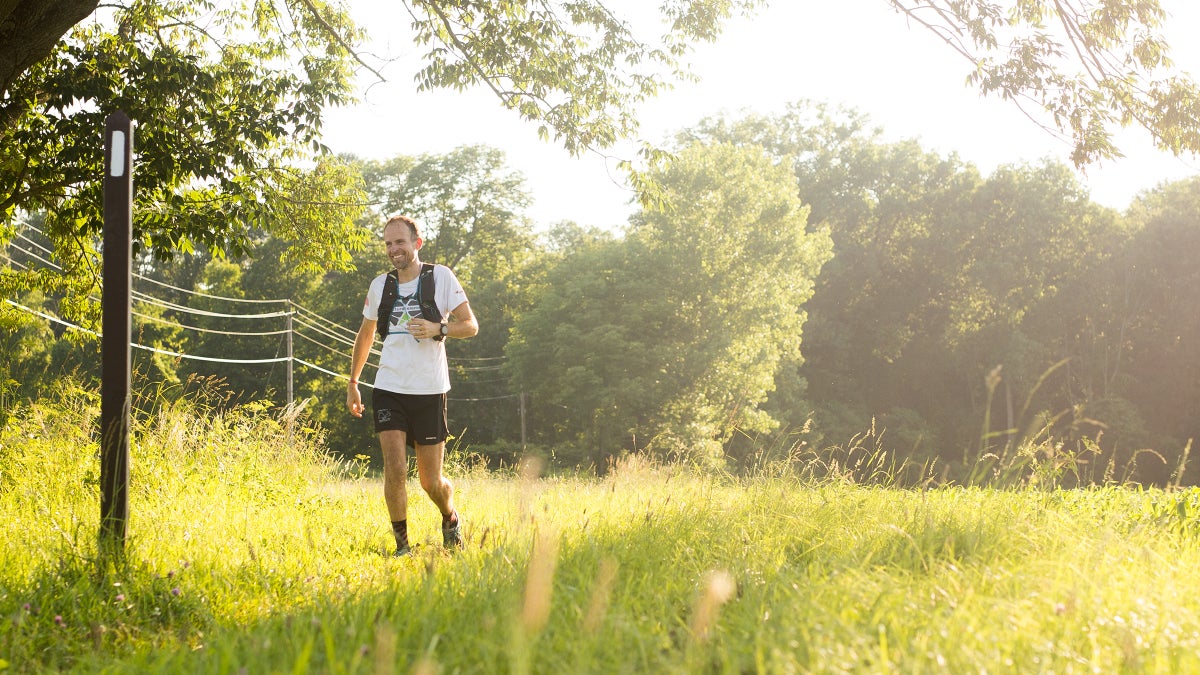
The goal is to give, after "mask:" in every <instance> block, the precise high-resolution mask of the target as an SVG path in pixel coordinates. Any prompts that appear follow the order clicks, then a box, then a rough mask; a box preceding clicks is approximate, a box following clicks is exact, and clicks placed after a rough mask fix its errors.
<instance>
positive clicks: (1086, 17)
mask: <svg viewBox="0 0 1200 675" xmlns="http://www.w3.org/2000/svg"><path fill="white" fill-rule="evenodd" d="M888 1H889V3H890V4H891V6H892V7H894V8H895V9H896V10H898V11H900V12H902V13H903V14H904V15H905V16H906V17H907V18H908V19H910V20H911V21H912V22H913V23H915V24H916V25H919V26H923V27H925V28H927V29H929V30H930V31H932V32H933V33H934V34H935V35H937V36H938V37H939V38H940V39H941V40H943V41H944V42H945V43H946V44H947V45H949V46H950V48H951V49H953V50H954V51H956V52H958V53H959V54H961V55H962V56H963V57H964V58H965V59H966V60H967V61H968V62H969V63H970V68H971V70H970V73H969V75H968V76H967V81H968V82H969V83H970V84H973V85H975V86H977V87H979V90H980V91H981V92H983V93H984V94H994V95H997V96H999V97H1001V98H1003V99H1006V100H1011V101H1014V102H1015V103H1016V104H1017V105H1019V106H1021V107H1022V109H1024V106H1025V105H1027V104H1032V105H1033V106H1035V107H1037V108H1040V109H1041V111H1042V112H1043V113H1045V116H1048V119H1049V121H1048V122H1047V125H1048V126H1053V128H1054V129H1057V130H1058V131H1060V132H1063V133H1064V134H1066V135H1068V136H1069V137H1070V141H1071V143H1072V144H1073V145H1074V150H1073V151H1072V153H1071V159H1072V161H1073V162H1074V163H1075V165H1076V166H1083V165H1085V164H1090V163H1093V162H1095V161H1097V160H1101V159H1109V158H1113V157H1119V156H1121V152H1120V150H1119V149H1118V148H1117V147H1116V145H1115V144H1114V142H1113V134H1114V132H1115V131H1116V130H1118V129H1120V128H1122V127H1128V126H1131V125H1137V126H1141V127H1143V128H1145V129H1147V130H1148V131H1149V132H1150V135H1151V137H1152V138H1153V139H1154V143H1155V145H1156V146H1158V147H1159V148H1162V149H1165V150H1169V151H1171V152H1173V153H1175V154H1176V155H1178V154H1181V153H1185V152H1187V153H1191V154H1196V153H1198V152H1200V88H1198V87H1197V85H1196V83H1195V82H1194V81H1192V79H1191V77H1190V76H1188V75H1186V74H1181V73H1177V72H1175V71H1174V70H1173V69H1172V66H1173V63H1172V61H1171V58H1170V48H1169V46H1168V45H1167V43H1166V41H1165V40H1164V39H1163V37H1162V35H1161V34H1160V33H1159V30H1160V29H1161V28H1162V25H1163V22H1164V21H1165V20H1166V18H1167V16H1166V12H1165V11H1164V10H1163V8H1162V3H1161V2H1159V0H1138V1H1137V2H1127V1H1125V0H1053V1H1049V0H1006V1H1003V2H995V1H992V0H967V1H965V2H964V1H962V0H888ZM1030 116H1031V117H1034V115H1033V114H1031V115H1030ZM1034 119H1045V117H1043V116H1037V117H1034Z"/></svg>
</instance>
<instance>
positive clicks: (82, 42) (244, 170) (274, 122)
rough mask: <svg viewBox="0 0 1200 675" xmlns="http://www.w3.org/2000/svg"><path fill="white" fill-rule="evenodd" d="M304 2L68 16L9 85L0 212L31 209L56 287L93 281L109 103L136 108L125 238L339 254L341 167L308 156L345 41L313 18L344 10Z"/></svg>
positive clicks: (347, 220)
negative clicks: (58, 34)
mask: <svg viewBox="0 0 1200 675" xmlns="http://www.w3.org/2000/svg"><path fill="white" fill-rule="evenodd" d="M308 4H309V6H312V7H319V8H320V11H319V15H320V16H319V18H318V16H317V15H316V14H310V13H307V12H292V11H290V9H289V6H288V5H287V4H286V3H282V2H280V3H270V2H236V3H222V4H221V6H220V7H217V6H216V5H214V4H213V3H208V2H204V3H195V2H180V1H171V2H149V1H141V0H137V1H134V2H130V3H128V4H126V5H123V6H120V7H117V8H115V9H113V11H112V12H111V14H109V13H105V14H101V15H98V16H97V17H96V20H95V21H92V22H88V23H83V24H80V25H78V26H77V27H76V28H75V29H74V30H72V31H71V33H70V34H69V35H68V36H66V37H65V38H64V39H63V41H62V42H61V43H60V44H59V45H58V47H57V48H56V49H55V50H54V52H53V53H52V54H51V55H50V56H49V57H48V58H46V59H44V60H42V61H41V62H39V63H38V64H37V65H35V66H33V67H32V68H31V69H30V70H29V71H27V72H26V73H25V74H24V75H23V76H22V77H20V78H19V79H17V80H16V81H15V82H14V83H13V84H12V85H11V87H10V88H9V89H8V91H7V94H8V98H7V100H6V105H5V115H6V117H5V118H4V124H2V125H0V177H2V180H0V185H2V186H3V188H2V189H0V211H2V212H3V213H4V214H5V215H4V218H3V220H4V222H5V223H11V222H12V221H13V220H14V219H18V218H21V217H22V214H28V213H33V212H39V211H40V212H44V213H45V214H46V222H45V230H46V232H47V233H48V234H49V235H50V237H51V239H52V240H53V241H54V244H55V248H56V249H57V251H58V256H59V258H60V263H61V264H62V265H63V268H64V274H65V275H66V276H67V277H68V281H64V282H61V283H73V284H74V287H73V289H72V293H71V296H73V297H76V298H86V297H87V295H88V294H89V292H91V291H92V290H93V287H94V286H95V285H97V284H98V281H97V275H98V257H97V254H96V252H95V247H96V246H97V241H98V240H97V237H98V233H99V231H100V228H101V221H100V219H99V218H97V214H99V213H101V212H102V211H103V208H102V179H101V177H102V176H103V175H104V172H103V170H102V168H103V167H102V166H101V164H102V159H103V152H102V148H103V142H104V138H103V134H100V133H98V130H100V129H103V128H104V121H105V119H106V118H107V116H108V115H109V114H111V113H112V112H114V111H116V110H123V111H124V112H125V113H127V114H128V115H129V116H130V117H131V118H132V119H133V120H134V121H135V122H136V129H135V131H134V135H133V136H134V147H135V151H136V153H137V162H136V166H135V169H134V180H135V181H136V190H135V199H136V203H135V208H134V232H133V237H134V246H135V250H137V251H142V250H146V251H147V252H149V253H151V254H152V255H154V256H155V257H157V258H158V259H159V260H165V259H169V258H170V257H171V256H172V255H173V254H174V253H175V252H182V253H187V252H190V251H192V250H194V249H196V248H201V249H204V250H206V251H207V252H209V253H211V254H212V255H213V256H222V255H225V254H230V255H233V256H238V255H240V254H242V253H243V252H244V251H246V250H247V248H248V246H249V244H250V241H251V237H252V232H254V231H266V232H270V233H272V234H274V235H275V236H277V237H278V238H280V239H282V240H284V241H287V242H288V243H289V244H291V247H290V249H289V252H288V253H287V255H288V258H289V260H290V261H291V262H293V263H294V264H297V265H300V266H302V267H303V266H312V267H314V268H320V267H338V266H345V265H346V264H347V263H348V256H347V254H346V252H345V248H346V247H347V246H348V245H351V246H352V245H353V244H354V242H356V241H361V235H360V234H359V233H358V232H357V230H355V229H354V228H353V217H354V213H355V211H356V209H358V208H360V205H361V202H362V198H361V195H360V192H359V188H358V184H357V176H356V175H355V174H354V173H353V172H350V171H349V170H347V168H346V167H344V166H341V165H340V164H338V163H337V162H335V161H333V160H331V159H329V158H322V157H320V156H319V154H318V151H320V150H321V149H322V148H321V145H320V142H319V138H320V136H319V134H320V126H321V115H322V110H323V109H324V107H325V106H327V105H333V104H338V103H344V102H346V101H348V100H349V93H350V87H351V75H352V72H351V68H350V55H349V52H348V51H347V49H346V48H345V47H344V46H343V45H342V44H341V43H340V42H337V41H334V40H331V39H330V35H329V34H328V33H327V30H326V27H327V25H328V24H329V23H330V22H333V23H335V24H341V23H344V21H345V18H344V16H343V15H342V14H340V13H335V12H333V11H332V10H331V9H330V8H328V7H326V6H325V5H324V4H323V3H319V2H317V3H308ZM16 276H19V275H14V278H9V279H6V285H5V288H6V289H11V288H13V287H14V286H15V285H17V284H19V283H21V282H20V281H18V280H17V279H16V278H15V277H16ZM36 283H39V284H44V283H45V281H44V280H37V282H36ZM43 287H44V288H46V290H55V289H52V288H48V287H45V286H43ZM82 309H83V308H82V307H74V306H64V307H63V310H64V312H65V313H69V314H71V315H75V316H78V315H79V314H80V313H81V310H82Z"/></svg>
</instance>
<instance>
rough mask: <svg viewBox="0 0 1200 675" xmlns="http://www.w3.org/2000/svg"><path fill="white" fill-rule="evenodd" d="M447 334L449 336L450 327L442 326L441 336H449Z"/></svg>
mask: <svg viewBox="0 0 1200 675" xmlns="http://www.w3.org/2000/svg"><path fill="white" fill-rule="evenodd" d="M449 334H450V326H449V325H448V324H442V335H449Z"/></svg>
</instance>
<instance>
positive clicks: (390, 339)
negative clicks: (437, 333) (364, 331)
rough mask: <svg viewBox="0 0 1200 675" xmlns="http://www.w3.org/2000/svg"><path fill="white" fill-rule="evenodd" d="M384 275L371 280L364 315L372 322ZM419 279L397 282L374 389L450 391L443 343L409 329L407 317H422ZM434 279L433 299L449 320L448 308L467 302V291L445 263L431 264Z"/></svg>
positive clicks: (408, 392) (376, 313)
mask: <svg viewBox="0 0 1200 675" xmlns="http://www.w3.org/2000/svg"><path fill="white" fill-rule="evenodd" d="M386 278H387V274H380V275H379V276H377V277H375V278H374V279H373V280H372V281H371V286H370V288H368V289H367V300H366V303H365V304H364V305H363V317H365V318H367V319H370V320H372V321H374V320H376V319H377V318H378V317H379V301H380V300H381V299H382V297H383V283H384V280H385V279H386ZM419 281H420V275H418V276H417V278H416V279H413V280H412V281H409V282H408V283H403V284H400V288H399V291H400V292H399V293H398V295H397V297H396V304H395V306H394V307H393V309H392V318H391V325H390V326H389V327H388V336H387V338H385V339H384V341H383V349H382V352H381V353H382V356H380V358H379V372H377V373H376V374H375V382H374V386H375V388H376V389H383V390H385V391H390V392H393V393H396V394H444V393H446V392H448V391H450V368H449V366H448V365H447V363H446V342H445V341H444V340H442V341H438V340H431V339H428V338H426V339H424V340H418V339H417V338H415V337H413V336H412V334H411V333H409V332H408V328H407V326H408V321H409V319H410V318H411V317H414V316H416V317H420V316H421V309H420V292H419V289H418V287H417V286H418V283H419ZM433 282H434V284H435V286H436V291H435V293H434V298H433V299H434V302H436V303H437V306H438V311H440V312H441V313H442V318H443V319H448V318H449V315H450V311H451V310H453V309H454V308H456V307H458V306H459V305H461V304H462V303H464V302H466V301H467V294H466V292H465V291H464V290H463V287H462V284H460V283H459V282H458V277H456V276H454V272H452V271H451V270H450V268H449V267H446V266H445V265H434V266H433Z"/></svg>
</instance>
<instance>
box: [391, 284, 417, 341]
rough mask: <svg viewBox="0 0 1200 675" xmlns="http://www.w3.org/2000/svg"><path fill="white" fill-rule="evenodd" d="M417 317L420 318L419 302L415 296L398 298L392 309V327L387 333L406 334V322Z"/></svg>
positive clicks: (414, 294)
mask: <svg viewBox="0 0 1200 675" xmlns="http://www.w3.org/2000/svg"><path fill="white" fill-rule="evenodd" d="M417 316H421V301H420V300H418V299H417V294H416V293H413V294H412V295H401V296H398V297H397V298H396V304H395V305H394V306H393V307H392V318H391V319H390V323H391V325H392V326H391V330H389V331H388V333H389V334H390V333H393V332H402V333H408V322H409V321H411V320H412V318H413V317H417Z"/></svg>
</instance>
